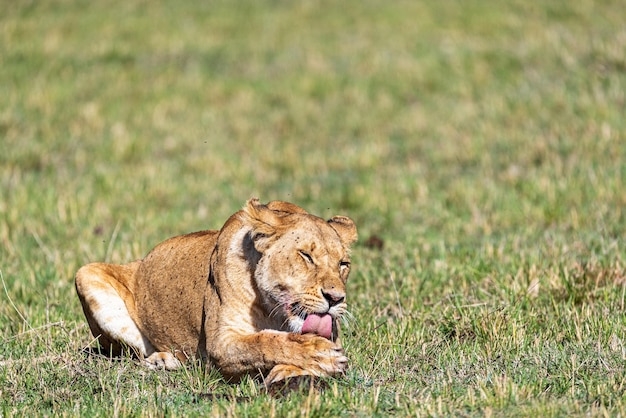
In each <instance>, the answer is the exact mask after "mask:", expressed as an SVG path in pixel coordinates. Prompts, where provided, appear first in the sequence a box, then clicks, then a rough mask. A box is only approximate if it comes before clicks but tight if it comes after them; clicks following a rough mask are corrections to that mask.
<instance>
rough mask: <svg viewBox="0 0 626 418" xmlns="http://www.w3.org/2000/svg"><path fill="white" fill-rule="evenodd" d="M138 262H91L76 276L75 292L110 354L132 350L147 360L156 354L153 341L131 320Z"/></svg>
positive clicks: (133, 309)
mask: <svg viewBox="0 0 626 418" xmlns="http://www.w3.org/2000/svg"><path fill="white" fill-rule="evenodd" d="M138 265H139V262H135V263H131V264H126V265H114V264H105V263H92V264H88V265H86V266H83V267H81V268H80V269H79V270H78V272H77V273H76V291H77V293H78V297H79V299H80V302H81V304H82V306H83V312H84V313H85V316H86V317H87V322H88V323H89V328H90V329H91V332H92V334H93V335H94V337H96V338H98V340H99V343H100V345H101V346H102V348H103V349H104V350H106V351H109V352H110V353H111V354H120V353H121V352H122V351H123V350H124V348H126V347H128V348H130V349H132V350H133V351H134V352H135V353H136V354H137V356H138V357H140V358H142V359H145V358H148V357H150V356H151V355H153V354H154V353H155V351H156V350H155V349H154V347H153V346H152V344H151V343H150V341H149V340H148V339H147V338H146V337H145V336H144V335H143V334H142V333H141V331H140V330H139V328H138V327H137V324H136V323H135V321H134V320H133V318H132V315H131V312H132V314H135V313H136V312H135V301H134V297H133V294H132V293H131V291H130V289H129V287H132V286H131V284H132V280H133V279H134V273H135V271H136V269H137V267H138Z"/></svg>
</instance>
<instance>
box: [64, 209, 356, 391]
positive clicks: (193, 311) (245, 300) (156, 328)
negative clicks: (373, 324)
mask: <svg viewBox="0 0 626 418" xmlns="http://www.w3.org/2000/svg"><path fill="white" fill-rule="evenodd" d="M356 239H357V231H356V226H355V225H354V222H353V221H352V220H351V219H350V218H347V217H345V216H335V217H333V218H331V219H330V220H328V221H325V220H323V219H321V218H319V217H317V216H314V215H311V214H309V213H307V212H306V211H305V210H304V209H302V208H300V207H299V206H296V205H294V204H292V203H287V202H278V201H276V202H271V203H269V204H267V205H263V204H261V203H259V201H258V200H257V199H251V200H249V201H248V202H247V204H246V205H245V207H244V208H243V209H242V210H240V211H239V212H237V213H235V214H234V215H232V216H231V217H230V218H229V219H228V221H226V223H225V224H224V226H223V227H222V229H221V230H219V231H202V232H196V233H192V234H188V235H182V236H178V237H174V238H170V239H168V240H167V241H164V242H162V243H161V244H159V245H157V246H156V247H155V248H154V249H153V250H152V251H151V252H150V253H149V254H148V255H147V256H146V257H145V258H144V259H143V260H137V261H133V262H131V263H128V264H122V265H119V264H105V263H92V264H87V265H85V266H83V267H81V268H80V269H79V270H78V272H77V273H76V291H77V293H78V297H79V298H80V302H81V304H82V307H83V311H84V313H85V316H86V317H87V322H88V323H89V327H90V329H91V332H92V333H93V335H94V337H97V338H98V339H99V343H100V345H101V347H102V348H103V349H104V350H106V351H107V352H111V353H115V354H119V353H121V352H122V351H124V350H125V349H127V348H129V349H131V350H132V351H133V352H134V353H135V354H136V355H137V356H138V357H139V358H140V359H142V361H144V362H145V364H147V365H148V366H150V367H153V368H165V369H175V368H177V367H179V366H180V365H181V362H184V361H185V360H186V359H187V358H189V357H191V356H195V355H199V356H200V357H201V358H202V359H203V360H205V361H207V362H209V363H210V364H213V365H214V366H215V367H217V368H218V369H219V370H220V371H221V373H222V375H223V376H224V377H225V378H226V379H228V380H230V381H236V380H238V379H240V378H241V377H242V376H243V375H244V374H247V373H249V374H256V373H259V372H260V373H262V374H263V375H265V381H266V383H268V384H271V383H273V382H276V381H279V380H281V379H285V378H288V377H292V376H303V375H313V376H333V375H337V374H340V373H342V372H344V370H345V369H346V365H347V361H348V359H347V358H346V357H345V356H344V353H343V350H342V348H341V346H340V344H339V341H338V334H339V327H338V320H339V319H340V317H341V316H342V314H344V313H345V311H346V280H347V279H348V274H349V273H350V252H349V247H350V245H351V244H352V243H354V242H355V241H356Z"/></svg>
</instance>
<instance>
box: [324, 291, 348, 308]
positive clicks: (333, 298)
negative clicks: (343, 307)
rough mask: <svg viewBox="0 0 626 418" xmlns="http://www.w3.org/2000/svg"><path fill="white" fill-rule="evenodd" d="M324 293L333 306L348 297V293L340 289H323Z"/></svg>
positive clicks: (329, 303)
mask: <svg viewBox="0 0 626 418" xmlns="http://www.w3.org/2000/svg"><path fill="white" fill-rule="evenodd" d="M322 295H324V298H325V299H326V300H327V301H328V305H329V306H330V307H333V306H335V305H338V304H340V303H341V302H343V301H344V299H345V298H346V294H345V293H344V292H342V291H340V290H335V289H330V290H322Z"/></svg>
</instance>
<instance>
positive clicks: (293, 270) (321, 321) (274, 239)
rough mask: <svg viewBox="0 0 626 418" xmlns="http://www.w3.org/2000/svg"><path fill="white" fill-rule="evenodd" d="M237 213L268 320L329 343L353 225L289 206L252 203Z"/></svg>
mask: <svg viewBox="0 0 626 418" xmlns="http://www.w3.org/2000/svg"><path fill="white" fill-rule="evenodd" d="M240 213H241V216H242V221H243V222H244V224H247V225H249V226H250V232H249V237H250V239H251V241H252V243H253V245H254V248H255V250H256V251H257V252H258V261H257V263H256V268H255V270H254V281H255V285H256V287H257V291H258V294H259V296H260V299H261V303H262V305H263V308H264V309H265V310H266V312H267V315H268V317H270V318H274V319H276V320H278V321H280V322H281V325H282V326H285V327H286V328H287V329H288V330H289V331H291V332H297V333H315V334H318V335H320V336H323V337H325V338H328V339H333V340H334V339H335V338H336V335H337V320H338V319H339V318H341V316H342V315H343V314H344V313H345V312H346V308H347V305H346V281H347V279H348V275H349V274H350V245H351V244H352V243H354V242H355V241H356V239H357V231H356V226H355V224H354V222H353V221H352V220H351V219H350V218H347V217H345V216H335V217H333V218H331V219H329V220H327V221H326V220H324V219H322V218H319V217H317V216H314V215H311V214H309V213H307V212H306V211H305V210H304V209H302V208H300V207H298V206H296V205H294V204H291V203H286V202H271V203H269V204H268V205H262V204H260V203H259V201H258V200H256V199H251V200H250V201H249V202H248V204H247V205H246V207H244V209H243V211H242V212H240Z"/></svg>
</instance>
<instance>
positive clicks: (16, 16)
mask: <svg viewBox="0 0 626 418" xmlns="http://www.w3.org/2000/svg"><path fill="white" fill-rule="evenodd" d="M622 9H623V7H622V4H621V3H620V2H617V1H608V0H607V1H599V2H589V1H579V2H566V1H537V2H530V3H529V2H522V1H511V2H492V1H487V0H471V1H465V2H455V1H441V2H410V1H402V0H400V1H396V2H378V1H369V0H368V1H346V2H330V1H324V0H322V1H317V2H295V3H294V2H284V1H256V2H253V1H243V2H236V3H233V2H226V1H211V2H199V3H198V4H195V3H192V2H183V3H180V2H169V1H159V2H151V3H150V4H146V3H144V2H139V1H131V2H122V1H112V2H86V1H82V0H58V1H49V2H32V1H26V0H18V1H14V2H11V3H10V4H9V3H6V4H2V5H0V142H1V147H0V182H1V183H0V184H1V185H0V193H1V195H0V272H1V277H2V284H3V289H2V291H1V296H0V300H1V301H2V302H1V303H0V330H1V331H0V332H1V334H0V415H1V416H32V415H33V414H35V415H46V416H112V415H113V416H143V415H146V416H165V415H168V416H169V415H177V416H180V415H185V416H187V415H191V416H194V415H210V416H214V415H215V416H257V415H260V414H263V415H270V416H300V415H305V416H338V415H342V416H344V415H348V416H388V415H398V416H425V415H464V416H471V415H485V416H493V415H497V416H518V415H524V416H529V415H535V416H570V415H593V416H595V415H599V416H616V415H624V414H625V413H626V389H625V387H626V377H625V376H626V373H625V372H626V370H625V366H624V365H625V364H626V363H625V360H626V347H625V344H626V342H625V341H626V340H625V339H626V335H625V334H624V329H626V327H625V325H626V320H625V318H626V317H625V316H624V300H625V295H626V287H624V286H625V281H626V261H625V256H626V252H625V250H624V239H625V233H624V231H626V215H625V210H624V208H625V207H626V192H625V191H624V190H626V164H624V161H626V119H624V111H625V109H626V99H625V92H626V71H625V70H626V55H625V53H624V51H626V30H625V29H624V25H623V19H622V16H623V13H622ZM251 196H259V197H260V198H261V199H262V200H263V201H269V200H273V199H282V200H289V201H293V202H296V203H298V204H300V205H301V206H303V207H305V208H306V209H308V210H309V211H311V212H313V213H316V214H319V215H320V216H324V217H330V216H332V215H334V214H346V215H349V216H351V217H352V218H353V219H355V221H356V222H357V225H358V227H359V232H360V236H361V240H360V243H359V244H358V245H357V246H356V248H355V249H354V256H353V268H354V270H353V274H352V277H351V279H350V285H349V301H350V310H351V312H352V313H353V315H354V318H355V320H354V321H353V322H352V325H351V326H350V328H349V329H348V330H347V332H346V338H345V345H346V350H347V353H348V356H349V358H350V361H351V367H350V370H349V372H348V374H347V376H346V378H345V379H343V380H337V381H333V382H331V383H330V387H329V388H328V389H327V390H326V391H323V392H319V391H307V390H304V391H301V392H296V393H293V394H291V395H289V396H287V397H285V398H280V399H277V398H273V397H271V396H269V395H268V394H266V393H264V392H263V390H262V388H261V387H259V385H258V384H257V383H256V382H254V381H252V380H249V379H248V380H244V381H243V382H242V383H241V384H239V385H228V384H226V383H224V382H223V381H222V380H221V379H220V377H219V375H218V374H217V373H216V372H215V371H214V370H205V369H204V368H203V367H201V366H199V365H191V366H190V367H189V368H187V369H186V370H181V371H176V372H169V373H165V372H163V373H161V372H150V371H147V370H145V369H143V368H141V367H139V366H137V365H135V364H134V363H133V362H132V361H131V360H128V359H121V360H109V359H106V358H100V357H96V356H86V355H85V354H84V352H83V350H82V349H83V348H85V347H89V346H90V345H92V343H93V341H92V338H91V336H90V334H89V330H88V327H87V325H86V322H85V320H84V319H83V316H82V312H81V308H80V304H79V303H78V299H77V297H76V296H75V292H74V287H73V275H74V272H75V271H76V270H77V268H78V267H79V266H81V265H82V264H85V263H87V262H90V261H98V260H108V261H111V262H125V261H128V260H131V259H135V258H140V257H142V256H143V255H145V254H146V252H147V251H148V250H149V249H150V248H151V247H152V246H154V245H155V244H157V243H158V242H160V241H162V240H163V239H165V238H167V237H169V236H172V235H175V234H180V233H184V232H189V231H194V230H199V229H206V228H219V227H220V226H221V224H222V223H223V222H224V221H225V220H226V219H227V217H228V216H229V215H230V214H231V213H233V212H234V211H236V210H237V209H238V208H240V207H241V206H242V205H243V203H244V202H245V200H246V199H247V198H249V197H251ZM372 237H374V239H371V238H372ZM376 239H378V240H382V241H383V242H384V247H383V250H382V251H381V250H379V249H377V248H376V246H368V245H367V242H368V240H369V242H375V241H376ZM203 394H204V395H206V394H213V395H215V396H204V395H203Z"/></svg>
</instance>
